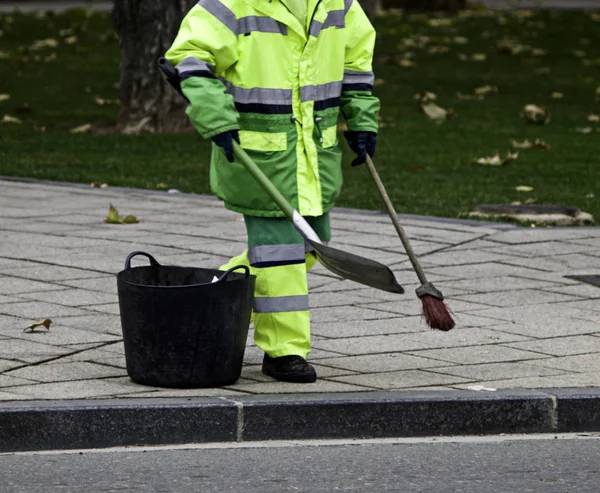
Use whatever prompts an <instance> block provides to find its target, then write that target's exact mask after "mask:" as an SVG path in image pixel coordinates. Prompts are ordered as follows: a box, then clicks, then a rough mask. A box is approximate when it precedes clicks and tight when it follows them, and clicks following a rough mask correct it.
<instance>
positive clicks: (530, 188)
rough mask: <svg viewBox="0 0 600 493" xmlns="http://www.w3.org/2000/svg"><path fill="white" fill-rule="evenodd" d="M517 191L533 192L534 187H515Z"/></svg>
mask: <svg viewBox="0 0 600 493" xmlns="http://www.w3.org/2000/svg"><path fill="white" fill-rule="evenodd" d="M515 190H516V191H517V192H533V187H530V186H529V185H519V186H518V187H515Z"/></svg>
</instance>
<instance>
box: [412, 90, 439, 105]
mask: <svg viewBox="0 0 600 493" xmlns="http://www.w3.org/2000/svg"><path fill="white" fill-rule="evenodd" d="M414 98H415V100H416V101H419V103H427V102H429V101H435V100H436V99H437V94H435V93H433V92H430V91H423V92H418V93H416V94H415V95H414Z"/></svg>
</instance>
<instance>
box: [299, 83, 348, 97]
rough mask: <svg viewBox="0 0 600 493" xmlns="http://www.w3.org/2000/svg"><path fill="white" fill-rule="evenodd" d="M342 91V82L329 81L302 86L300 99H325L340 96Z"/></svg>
mask: <svg viewBox="0 0 600 493" xmlns="http://www.w3.org/2000/svg"><path fill="white" fill-rule="evenodd" d="M341 93H342V82H341V81H340V82H329V83H327V84H320V85H318V86H304V87H301V88H300V99H301V101H302V102H305V101H323V100H325V99H331V98H338V97H339V96H340V94H341Z"/></svg>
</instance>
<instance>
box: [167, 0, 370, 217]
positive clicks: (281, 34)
mask: <svg viewBox="0 0 600 493" xmlns="http://www.w3.org/2000/svg"><path fill="white" fill-rule="evenodd" d="M283 2H285V0H200V2H199V3H198V4H197V5H195V6H194V7H193V8H192V9H191V10H190V12H189V13H188V14H187V16H186V17H185V19H184V20H183V23H182V25H181V28H180V30H179V33H178V35H177V37H176V39H175V41H174V43H173V45H172V47H171V48H170V49H169V51H168V52H167V53H166V58H167V59H168V60H169V61H170V62H171V63H173V65H175V67H176V69H177V71H178V73H179V76H180V79H181V81H182V82H181V87H182V90H183V92H184V94H185V95H186V97H187V98H188V99H189V101H190V104H189V106H188V108H187V114H188V116H189V118H190V120H191V121H192V123H193V125H194V126H195V127H196V129H197V130H198V131H199V133H200V134H201V135H202V136H203V137H205V138H210V137H212V136H214V135H216V134H219V133H221V132H225V131H228V130H234V129H239V130H240V140H241V145H242V147H243V148H244V149H245V150H246V151H247V152H248V154H249V155H250V156H251V157H252V158H253V160H254V161H255V162H256V163H257V164H258V166H260V168H261V169H262V170H263V171H264V172H265V174H266V175H267V176H268V177H269V178H270V179H271V181H273V183H274V184H275V186H277V188H278V189H279V190H280V191H281V192H282V193H283V194H284V195H285V197H286V198H287V199H288V200H289V201H290V203H291V204H292V205H293V206H294V207H295V208H296V209H297V210H298V211H299V212H300V214H302V215H303V216H320V215H322V214H323V213H325V212H327V211H328V210H329V209H331V208H332V207H333V205H334V202H335V199H336V198H337V197H338V195H339V192H340V188H341V185H342V172H341V152H340V150H339V148H338V139H337V128H336V126H337V120H338V115H339V111H340V109H341V111H342V113H343V115H344V117H345V119H346V125H347V127H348V129H349V130H354V131H358V130H362V131H370V132H377V130H378V123H377V113H378V111H379V100H378V99H377V98H376V97H374V96H373V94H372V90H373V82H374V75H373V72H372V58H373V49H374V44H375V31H374V29H373V27H372V25H371V24H370V22H369V20H368V19H367V17H366V15H365V13H364V12H363V10H362V8H361V7H360V5H359V4H358V1H357V0H307V2H308V16H307V24H306V25H305V26H302V25H301V24H300V22H299V21H298V19H297V18H296V17H295V16H294V15H293V14H292V13H291V12H290V10H289V9H288V8H287V7H286V6H285V3H283ZM212 154H213V155H212V161H211V172H210V180H211V187H212V189H213V191H214V192H215V193H216V194H217V195H218V196H219V197H220V198H221V199H223V200H224V201H225V205H226V207H228V208H229V209H232V210H235V211H238V212H241V213H244V214H249V215H255V216H265V217H278V216H282V215H283V213H282V212H281V211H279V209H278V208H277V206H276V205H275V204H274V203H273V202H272V201H271V200H270V199H269V197H268V196H267V195H266V193H265V192H264V191H263V190H262V189H261V188H260V186H259V185H258V184H257V183H255V182H254V180H253V178H252V177H251V176H250V175H249V174H248V173H247V172H246V171H245V169H244V168H243V166H242V165H241V164H240V163H238V162H235V163H228V162H227V160H226V159H225V157H224V155H223V153H222V152H221V151H220V150H218V151H215V148H214V146H213V153H212Z"/></svg>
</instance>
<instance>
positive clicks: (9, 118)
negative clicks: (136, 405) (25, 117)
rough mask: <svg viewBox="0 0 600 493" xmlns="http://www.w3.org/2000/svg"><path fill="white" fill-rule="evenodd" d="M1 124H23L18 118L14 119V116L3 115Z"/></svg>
mask: <svg viewBox="0 0 600 493" xmlns="http://www.w3.org/2000/svg"><path fill="white" fill-rule="evenodd" d="M2 123H23V122H22V121H21V120H19V119H18V118H15V117H14V116H10V115H4V117H3V118H2Z"/></svg>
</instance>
